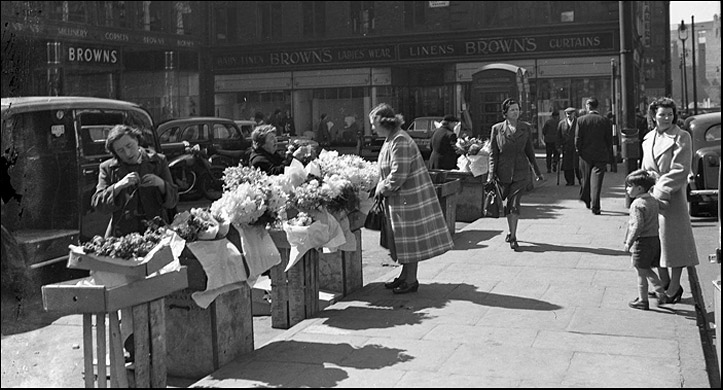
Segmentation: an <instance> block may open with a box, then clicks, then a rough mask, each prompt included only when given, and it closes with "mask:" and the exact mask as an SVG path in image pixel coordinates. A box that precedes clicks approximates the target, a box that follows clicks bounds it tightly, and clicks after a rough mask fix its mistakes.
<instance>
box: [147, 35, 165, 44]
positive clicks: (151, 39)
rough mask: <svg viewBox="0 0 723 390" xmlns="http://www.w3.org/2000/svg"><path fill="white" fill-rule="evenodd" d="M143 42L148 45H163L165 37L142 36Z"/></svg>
mask: <svg viewBox="0 0 723 390" xmlns="http://www.w3.org/2000/svg"><path fill="white" fill-rule="evenodd" d="M143 43H147V44H149V45H165V44H166V39H165V38H158V37H149V36H144V37H143Z"/></svg>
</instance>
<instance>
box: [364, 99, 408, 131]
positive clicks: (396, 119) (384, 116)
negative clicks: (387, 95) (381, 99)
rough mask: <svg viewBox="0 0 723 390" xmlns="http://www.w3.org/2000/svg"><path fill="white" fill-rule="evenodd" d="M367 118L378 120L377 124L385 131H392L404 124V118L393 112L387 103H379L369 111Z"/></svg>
mask: <svg viewBox="0 0 723 390" xmlns="http://www.w3.org/2000/svg"><path fill="white" fill-rule="evenodd" d="M369 116H370V117H372V118H379V124H380V125H381V126H382V127H384V128H385V129H389V130H394V129H396V128H397V127H399V126H401V125H402V123H404V118H403V117H402V116H401V115H400V114H397V113H395V112H394V109H393V108H392V106H390V105H389V104H387V103H381V104H379V105H378V106H376V107H374V108H372V110H371V111H369Z"/></svg>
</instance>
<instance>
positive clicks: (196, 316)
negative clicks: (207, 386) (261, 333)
mask: <svg viewBox="0 0 723 390" xmlns="http://www.w3.org/2000/svg"><path fill="white" fill-rule="evenodd" d="M193 292H194V290H193V289H185V290H182V291H179V292H176V293H173V294H171V295H169V296H167V297H166V299H165V312H166V340H167V347H166V351H167V359H166V367H167V368H166V369H167V371H168V375H170V376H176V377H181V378H189V379H198V378H201V377H203V376H206V375H208V374H210V373H212V372H214V371H216V370H218V369H219V368H221V367H222V366H224V365H225V364H227V363H229V362H230V361H232V360H234V359H235V358H237V357H239V356H241V355H243V354H245V353H248V352H251V351H253V349H254V332H253V317H252V315H251V288H250V287H249V286H248V285H247V284H243V285H242V286H241V287H240V288H238V289H235V290H231V291H228V292H226V293H223V294H221V295H219V296H218V297H217V298H216V299H215V300H214V301H213V302H212V303H211V305H210V306H209V307H208V308H206V309H202V308H201V307H199V306H198V305H196V303H195V302H194V301H193V299H192V298H191V294H192V293H193Z"/></svg>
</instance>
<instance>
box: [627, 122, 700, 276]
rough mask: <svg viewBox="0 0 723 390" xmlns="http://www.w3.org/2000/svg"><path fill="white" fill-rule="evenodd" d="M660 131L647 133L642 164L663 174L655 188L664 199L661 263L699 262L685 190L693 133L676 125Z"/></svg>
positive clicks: (661, 211)
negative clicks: (662, 131)
mask: <svg viewBox="0 0 723 390" xmlns="http://www.w3.org/2000/svg"><path fill="white" fill-rule="evenodd" d="M657 134H658V132H657V130H654V131H650V132H648V134H646V135H645V138H644V140H643V161H642V164H641V167H642V168H643V169H648V170H652V171H655V172H657V173H658V174H659V175H660V178H659V179H658V181H657V182H656V183H655V187H653V190H652V193H653V197H655V199H657V200H658V201H659V202H660V213H659V217H658V223H659V226H660V227H659V233H660V247H661V248H660V249H661V256H660V266H661V267H685V266H691V265H697V264H698V253H697V251H696V248H695V239H694V238H693V228H692V226H691V224H690V216H689V215H688V200H687V198H686V193H685V191H686V186H687V184H688V175H689V174H690V165H691V161H692V158H693V151H692V147H691V139H690V134H688V133H687V132H685V131H683V130H681V129H680V128H679V127H678V126H675V125H674V126H673V127H671V128H670V129H668V130H667V131H666V132H664V133H663V134H661V135H660V136H657V137H656V135H657ZM656 143H658V145H657V146H656V145H655V144H656Z"/></svg>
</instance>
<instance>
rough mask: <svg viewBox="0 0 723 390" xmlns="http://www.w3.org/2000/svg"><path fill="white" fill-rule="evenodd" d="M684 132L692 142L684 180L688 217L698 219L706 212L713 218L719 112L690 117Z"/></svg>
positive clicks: (716, 194) (717, 157)
mask: <svg viewBox="0 0 723 390" xmlns="http://www.w3.org/2000/svg"><path fill="white" fill-rule="evenodd" d="M685 129H686V130H687V131H688V132H690V135H691V139H692V143H693V145H692V147H693V162H692V164H691V174H690V177H689V178H688V210H689V212H690V215H692V216H699V215H701V214H703V213H704V212H706V211H710V212H711V214H712V215H717V213H716V212H715V210H716V207H717V206H718V196H719V195H718V190H719V188H718V180H719V178H718V177H719V175H720V171H719V166H720V156H721V134H720V112H714V113H709V114H700V115H694V116H691V117H689V118H687V119H686V121H685Z"/></svg>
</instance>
